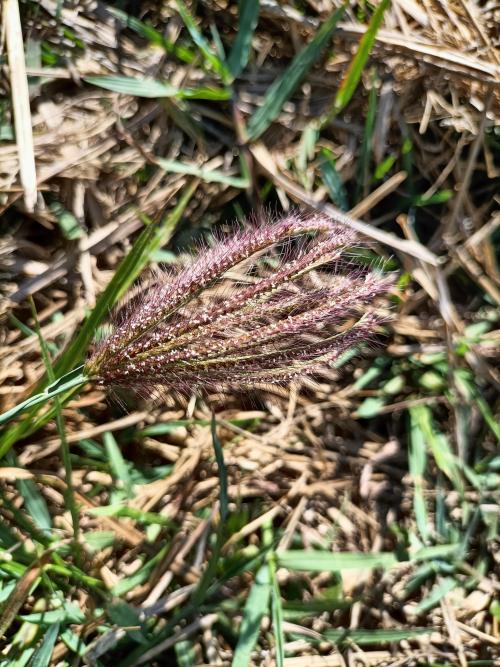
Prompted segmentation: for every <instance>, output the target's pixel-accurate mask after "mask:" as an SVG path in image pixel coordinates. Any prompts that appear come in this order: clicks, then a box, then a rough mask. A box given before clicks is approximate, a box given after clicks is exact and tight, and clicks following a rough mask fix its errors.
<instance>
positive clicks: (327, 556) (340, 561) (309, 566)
mask: <svg viewBox="0 0 500 667" xmlns="http://www.w3.org/2000/svg"><path fill="white" fill-rule="evenodd" d="M276 556H277V559H278V564H279V566H280V567H286V568H288V569H289V570H299V571H308V572H342V570H353V569H371V568H379V567H381V568H389V567H392V566H393V565H396V563H397V562H398V559H397V558H396V556H395V555H394V554H393V553H389V552H383V553H378V554H372V553H357V552H353V553H350V552H340V553H330V552H328V551H301V550H299V549H297V550H292V551H278V552H277V553H276Z"/></svg>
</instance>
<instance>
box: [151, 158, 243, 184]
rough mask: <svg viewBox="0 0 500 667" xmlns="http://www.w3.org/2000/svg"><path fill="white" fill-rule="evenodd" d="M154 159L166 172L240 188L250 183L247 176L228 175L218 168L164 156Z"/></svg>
mask: <svg viewBox="0 0 500 667" xmlns="http://www.w3.org/2000/svg"><path fill="white" fill-rule="evenodd" d="M156 161H157V163H158V165H159V166H160V167H161V168H162V169H165V171H166V172H170V173H174V174H188V175H189V176H196V177H197V178H201V179H202V180H203V181H206V182H207V183H224V184H225V185H231V186H233V187H235V188H241V189H245V188H247V187H249V185H250V179H249V178H245V177H238V176H228V175H227V174H224V172H222V171H219V170H218V169H205V168H204V167H198V166H196V165H195V164H186V163H185V162H179V161H178V160H165V159H164V158H157V159H156Z"/></svg>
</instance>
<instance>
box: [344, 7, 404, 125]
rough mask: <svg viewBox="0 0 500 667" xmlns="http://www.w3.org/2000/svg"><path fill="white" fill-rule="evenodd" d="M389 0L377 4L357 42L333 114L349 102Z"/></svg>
mask: <svg viewBox="0 0 500 667" xmlns="http://www.w3.org/2000/svg"><path fill="white" fill-rule="evenodd" d="M390 1H391V0H382V1H381V3H380V4H379V5H378V7H377V8H376V10H375V11H374V13H373V16H372V19H371V21H370V24H369V26H368V28H367V30H366V32H365V34H364V35H363V37H362V38H361V41H360V43H359V48H358V51H357V53H356V55H355V56H354V59H353V60H352V61H351V64H350V65H349V68H348V69H347V72H346V73H345V76H344V78H343V80H342V83H341V84H340V88H339V89H338V91H337V94H336V95H335V101H334V103H333V114H332V115H336V114H337V113H339V111H342V109H343V108H344V107H345V106H346V105H347V104H348V103H349V101H350V99H351V97H352V96H353V94H354V91H355V90H356V87H357V85H358V83H359V80H360V78H361V73H362V72H363V69H364V67H365V65H366V61H367V60H368V56H369V55H370V51H371V50H372V47H373V44H374V42H375V37H376V36H377V32H378V29H379V28H380V25H381V23H382V19H383V18H384V13H385V10H386V9H387V7H388V6H389V4H390Z"/></svg>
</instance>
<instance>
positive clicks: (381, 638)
mask: <svg viewBox="0 0 500 667" xmlns="http://www.w3.org/2000/svg"><path fill="white" fill-rule="evenodd" d="M432 631H433V630H432V629H429V628H402V629H400V628H394V629H387V630H385V629H380V630H362V629H360V630H342V629H338V630H326V631H325V632H324V633H323V634H324V636H325V638H326V639H328V640H329V641H331V642H333V643H334V644H345V643H351V642H354V643H355V644H359V645H360V646H365V645H373V646H378V645H379V644H387V643H388V642H400V641H402V640H403V639H411V638H412V637H418V636H420V635H424V634H429V633H430V632H432Z"/></svg>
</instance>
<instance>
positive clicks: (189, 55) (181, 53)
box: [107, 7, 195, 63]
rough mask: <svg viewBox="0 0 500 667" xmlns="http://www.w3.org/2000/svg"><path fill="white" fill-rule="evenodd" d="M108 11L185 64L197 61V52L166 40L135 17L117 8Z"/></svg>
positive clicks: (109, 8) (110, 8)
mask: <svg viewBox="0 0 500 667" xmlns="http://www.w3.org/2000/svg"><path fill="white" fill-rule="evenodd" d="M107 11H108V12H110V13H111V14H112V15H113V16H115V17H116V18H117V19H119V20H120V21H121V22H122V23H123V24H124V25H125V26H126V27H127V28H130V30H133V31H134V32H135V33H137V34H138V35H140V36H141V37H143V38H144V39H147V40H148V41H149V42H150V43H151V44H154V45H155V46H158V47H160V48H161V49H163V50H164V51H165V52H166V53H169V54H171V55H173V56H175V57H176V58H179V60H182V61H183V62H185V63H192V62H193V60H194V59H195V52H194V51H192V50H191V49H188V48H186V47H185V46H179V45H177V44H174V43H173V42H171V41H170V40H169V39H166V38H165V37H164V36H163V35H162V34H161V32H159V31H158V30H156V29H155V28H153V27H152V26H150V25H148V24H147V23H144V22H143V21H139V19H136V18H135V17H134V16H129V15H128V14H126V13H125V12H123V11H122V10H121V9H116V8H115V7H107Z"/></svg>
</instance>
